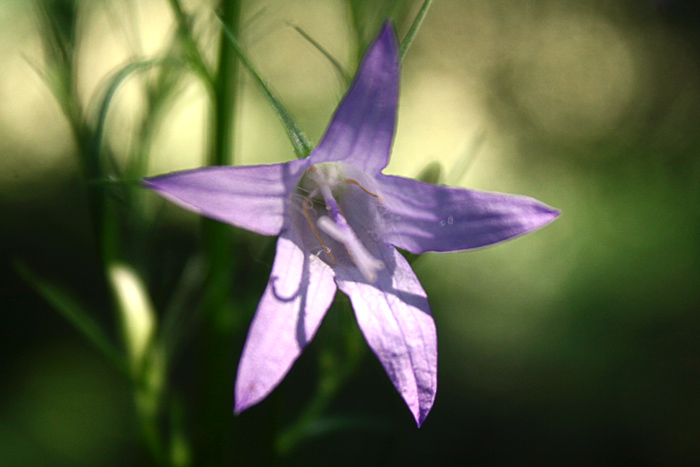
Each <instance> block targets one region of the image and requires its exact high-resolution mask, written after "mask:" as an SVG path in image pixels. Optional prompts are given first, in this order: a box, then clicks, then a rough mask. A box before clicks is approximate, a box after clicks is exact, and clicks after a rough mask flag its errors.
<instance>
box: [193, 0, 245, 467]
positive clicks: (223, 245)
mask: <svg viewBox="0 0 700 467" xmlns="http://www.w3.org/2000/svg"><path fill="white" fill-rule="evenodd" d="M240 10H241V5H240V1H239V0H221V3H220V9H219V11H220V14H221V19H222V21H223V23H224V24H225V25H226V27H227V28H228V29H229V30H232V31H236V32H238V25H239V22H240ZM237 85H238V63H237V59H236V55H235V53H234V51H233V50H232V48H231V43H230V41H228V39H227V38H226V35H225V34H224V32H222V33H221V39H220V42H219V55H218V68H217V72H216V75H215V77H214V82H213V89H212V91H213V92H212V98H213V99H212V116H211V118H212V121H211V129H212V133H211V134H210V152H209V155H208V161H207V162H208V165H225V164H231V163H233V160H234V158H233V152H234V151H233V149H234V134H233V130H234V119H235V109H236V98H237ZM202 231H203V236H204V242H205V245H204V247H205V255H206V257H207V261H208V265H209V271H208V277H207V283H206V284H205V297H204V303H203V308H202V313H203V315H202V318H203V328H202V332H203V339H202V346H203V347H202V354H201V357H202V364H201V370H202V375H201V378H200V382H199V384H200V391H199V393H200V394H199V395H200V402H201V407H200V410H199V411H198V414H197V415H198V417H197V418H198V420H197V423H198V426H199V430H198V431H199V432H198V439H197V440H196V445H197V446H196V449H197V450H198V452H197V455H196V462H197V464H199V465H207V466H208V465H221V464H222V462H226V460H227V459H229V458H230V457H231V452H230V445H231V441H232V438H233V435H232V433H231V424H232V414H231V408H232V406H233V400H232V388H233V369H234V361H233V354H234V352H233V348H232V345H231V344H232V341H233V337H234V335H235V333H236V330H237V326H236V319H235V318H236V315H235V309H234V300H233V294H232V292H231V291H232V288H233V286H234V267H235V264H234V261H233V259H234V256H233V254H232V253H233V252H232V248H231V229H230V227H228V226H227V225H225V224H221V223H218V222H215V221H212V220H209V219H203V220H202Z"/></svg>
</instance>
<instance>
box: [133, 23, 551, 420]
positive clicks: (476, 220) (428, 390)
mask: <svg viewBox="0 0 700 467" xmlns="http://www.w3.org/2000/svg"><path fill="white" fill-rule="evenodd" d="M399 77H400V67H399V54H398V44H397V40H396V35H395V32H394V29H393V26H392V25H391V23H388V22H387V23H386V24H385V25H384V27H383V29H382V30H381V32H380V33H379V36H378V37H377V38H376V39H375V40H374V42H373V43H372V45H371V46H370V47H369V49H368V50H367V52H366V54H365V56H364V58H363V60H362V62H361V64H360V66H359V68H358V70H357V74H356V76H355V78H354V80H353V82H352V84H351V86H350V89H349V90H348V92H347V94H346V95H345V97H344V98H343V100H342V101H341V103H340V105H339V106H338V108H337V110H336V112H335V114H334V116H333V119H332V121H331V123H330V125H329V126H328V129H327V130H326V133H325V135H324V136H323V138H322V140H321V142H320V143H319V145H318V147H316V149H315V150H314V151H313V152H312V153H311V155H310V156H309V157H307V158H305V159H299V160H294V161H291V162H286V163H282V164H272V165H257V166H238V167H227V166H222V167H207V168H202V169H197V170H190V171H184V172H176V173H173V174H167V175H163V176H158V177H154V178H150V179H147V180H146V185H147V186H148V187H149V188H151V189H152V190H154V191H156V192H158V193H159V194H161V195H162V196H164V197H166V198H168V199H169V200H171V201H173V202H175V203H177V204H178V205H180V206H182V207H184V208H186V209H189V210H192V211H195V212H198V213H200V214H202V215H204V216H207V217H210V218H213V219H217V220H219V221H221V222H225V223H228V224H232V225H234V226H236V227H240V228H243V229H247V230H250V231H253V232H256V233H258V234H261V235H279V239H278V242H277V252H276V256H275V260H274V264H273V266H272V273H271V274H270V279H269V282H268V283H267V287H266V288H265V291H264V293H263V296H262V299H261V301H260V304H259V305H258V309H257V311H256V314H255V317H254V319H253V322H252V324H251V326H250V330H249V332H248V337H247V340H246V343H245V347H244V349H243V354H242V356H241V361H240V364H239V366H238V375H237V379H236V388H235V396H236V402H235V411H236V412H241V411H243V410H245V409H247V408H248V407H250V406H252V405H254V404H257V403H258V402H260V401H261V400H262V399H264V398H265V397H266V396H267V395H268V394H269V393H270V392H271V391H272V390H273V389H274V388H275V387H276V386H277V385H278V384H279V383H280V381H281V380H282V379H283V378H284V376H285V375H286V374H287V372H288V371H289V369H290V368H291V366H292V364H293V363H294V362H295V361H296V359H297V358H298V357H299V355H300V354H301V352H302V351H303V350H304V348H305V347H306V346H307V345H308V344H309V342H310V341H311V340H312V339H313V337H314V335H315V334H316V330H317V329H318V327H319V325H320V323H321V320H322V319H323V317H324V315H325V313H326V311H327V310H328V308H329V307H330V305H331V302H332V301H333V298H334V296H335V293H336V290H337V289H340V290H341V291H342V292H343V293H345V294H346V295H347V296H348V297H350V301H351V302H352V306H353V309H354V311H355V316H356V318H357V322H358V324H359V327H360V329H361V331H362V333H363V334H364V337H365V339H366V340H367V343H368V344H369V346H370V347H371V348H372V350H373V351H374V353H375V354H376V356H377V358H378V359H379V361H380V362H381V364H382V365H383V367H384V369H385V370H386V372H387V374H388V375H389V378H390V379H391V382H392V383H393V384H394V386H395V387H396V389H397V390H398V392H399V393H400V394H401V396H402V397H403V399H404V400H405V402H406V404H407V405H408V407H409V409H410V410H411V412H412V413H413V416H414V417H415V419H416V422H417V423H418V424H419V425H420V424H421V423H423V421H424V420H425V417H426V416H427V415H428V412H429V411H430V409H431V407H432V405H433V401H434V399H435V393H436V390H437V337H436V332H435V323H434V321H433V318H432V316H431V314H430V307H429V305H428V298H427V296H426V293H425V291H424V290H423V287H421V284H420V282H419V281H418V278H417V277H416V275H415V273H414V272H413V270H412V269H411V266H410V265H409V263H408V262H407V261H406V259H405V258H404V257H403V256H402V255H401V254H400V253H399V252H398V251H397V249H396V248H401V249H404V250H407V251H409V252H411V253H424V252H427V251H454V250H464V249H469V248H477V247H482V246H485V245H490V244H493V243H497V242H500V241H503V240H506V239H509V238H512V237H515V236H518V235H522V234H525V233H527V232H531V231H533V230H535V229H537V228H539V227H542V226H543V225H545V224H548V223H549V222H551V221H552V220H554V218H556V217H557V215H558V211H556V210H554V209H552V208H550V207H548V206H546V205H544V204H542V203H540V202H538V201H537V200H534V199H532V198H528V197H523V196H512V195H505V194H499V193H486V192H481V191H475V190H466V189H460V188H450V187H446V186H437V185H431V184H427V183H422V182H419V181H416V180H411V179H406V178H402V177H396V176H391V175H384V174H382V173H381V171H382V169H384V167H386V165H387V163H388V161H389V153H390V151H391V145H392V140H393V137H394V129H395V125H396V113H397V105H398V91H399Z"/></svg>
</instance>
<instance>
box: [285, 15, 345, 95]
mask: <svg viewBox="0 0 700 467" xmlns="http://www.w3.org/2000/svg"><path fill="white" fill-rule="evenodd" d="M291 26H292V27H293V28H294V29H295V30H296V32H298V33H299V34H301V36H302V37H303V38H304V39H306V40H307V41H309V43H310V44H311V45H313V46H314V47H316V49H317V50H318V51H319V52H321V53H322V54H323V56H324V57H326V58H327V59H328V61H329V62H331V65H333V68H335V71H336V72H337V73H338V75H339V76H340V79H342V80H343V82H344V83H345V85H346V86H349V85H350V82H351V81H352V76H350V74H349V73H348V72H347V71H345V68H343V66H342V65H341V64H340V62H339V61H338V60H337V59H336V58H335V57H334V56H333V55H331V53H330V52H329V51H327V50H326V49H325V48H324V47H323V46H322V45H321V44H319V43H318V42H316V40H314V38H313V37H311V36H310V35H309V34H307V33H306V31H304V30H303V29H301V28H300V27H299V26H295V25H293V24H292V25H291Z"/></svg>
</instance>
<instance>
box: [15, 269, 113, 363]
mask: <svg viewBox="0 0 700 467" xmlns="http://www.w3.org/2000/svg"><path fill="white" fill-rule="evenodd" d="M15 267H16V268H17V270H18V272H19V274H20V275H21V276H22V278H23V279H24V280H25V281H26V282H27V283H28V284H29V285H31V286H32V287H33V288H34V290H36V292H37V293H38V294H39V295H41V296H42V297H43V298H44V300H46V301H47V302H48V303H49V304H51V305H52V306H53V307H54V308H55V309H56V310H57V311H58V312H59V313H61V315H63V317H64V318H66V319H67V320H68V321H69V322H70V323H71V324H72V325H73V326H75V327H76V329H77V330H78V331H80V332H81V333H82V334H83V335H84V336H85V337H86V338H87V339H88V340H89V341H90V342H91V343H92V344H93V345H94V346H95V347H96V348H97V349H98V350H99V351H100V352H102V353H103V354H104V355H105V356H106V357H107V358H109V360H111V361H112V363H113V364H114V366H116V367H117V368H118V369H119V370H120V371H123V372H126V364H125V362H124V358H123V356H122V355H121V353H120V352H119V350H118V349H117V347H115V346H114V344H113V343H112V342H111V341H110V339H109V338H108V337H107V335H106V334H105V333H104V331H103V330H102V328H100V326H99V325H98V324H97V323H96V322H95V321H94V320H93V318H92V317H91V316H90V313H89V312H88V311H87V310H86V309H85V307H84V306H83V305H82V304H80V303H79V302H78V301H77V300H76V299H75V298H74V297H73V296H71V295H70V294H69V293H68V292H66V291H64V290H62V289H60V288H59V287H57V286H56V285H54V284H52V283H50V282H49V281H47V280H45V279H43V278H41V277H39V276H37V275H36V274H35V273H34V272H33V271H31V270H30V269H29V267H28V266H27V265H25V264H24V263H21V262H17V263H16V264H15Z"/></svg>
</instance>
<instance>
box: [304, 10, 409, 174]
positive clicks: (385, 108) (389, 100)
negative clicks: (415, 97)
mask: <svg viewBox="0 0 700 467" xmlns="http://www.w3.org/2000/svg"><path fill="white" fill-rule="evenodd" d="M399 76H400V70H399V54H398V43H397V40H396V34H395V33H394V28H393V26H392V25H391V23H389V22H387V23H385V24H384V27H383V28H382V31H381V32H380V33H379V36H377V38H376V39H375V40H374V42H373V43H372V45H370V46H369V49H367V52H366V53H365V56H364V58H363V59H362V62H361V63H360V66H359V67H358V69H357V73H356V75H355V79H354V81H353V83H352V84H351V85H350V89H349V90H348V92H347V93H346V94H345V97H344V98H343V100H342V101H341V103H340V105H338V108H337V109H336V111H335V114H334V115H333V119H332V120H331V123H330V125H329V126H328V129H327V130H326V134H325V135H324V136H323V138H322V139H321V142H320V143H319V145H318V147H317V148H316V149H315V150H314V151H313V153H312V154H311V157H310V158H311V160H312V161H313V163H314V164H316V163H319V162H334V161H346V162H350V163H352V164H353V165H355V166H358V167H359V168H362V169H363V170H364V171H366V172H368V173H370V174H376V173H379V171H381V170H382V169H383V168H384V167H386V165H387V163H388V162H389V153H390V152H391V143H392V141H393V139H394V129H395V126H396V109H397V106H398V99H399Z"/></svg>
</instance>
